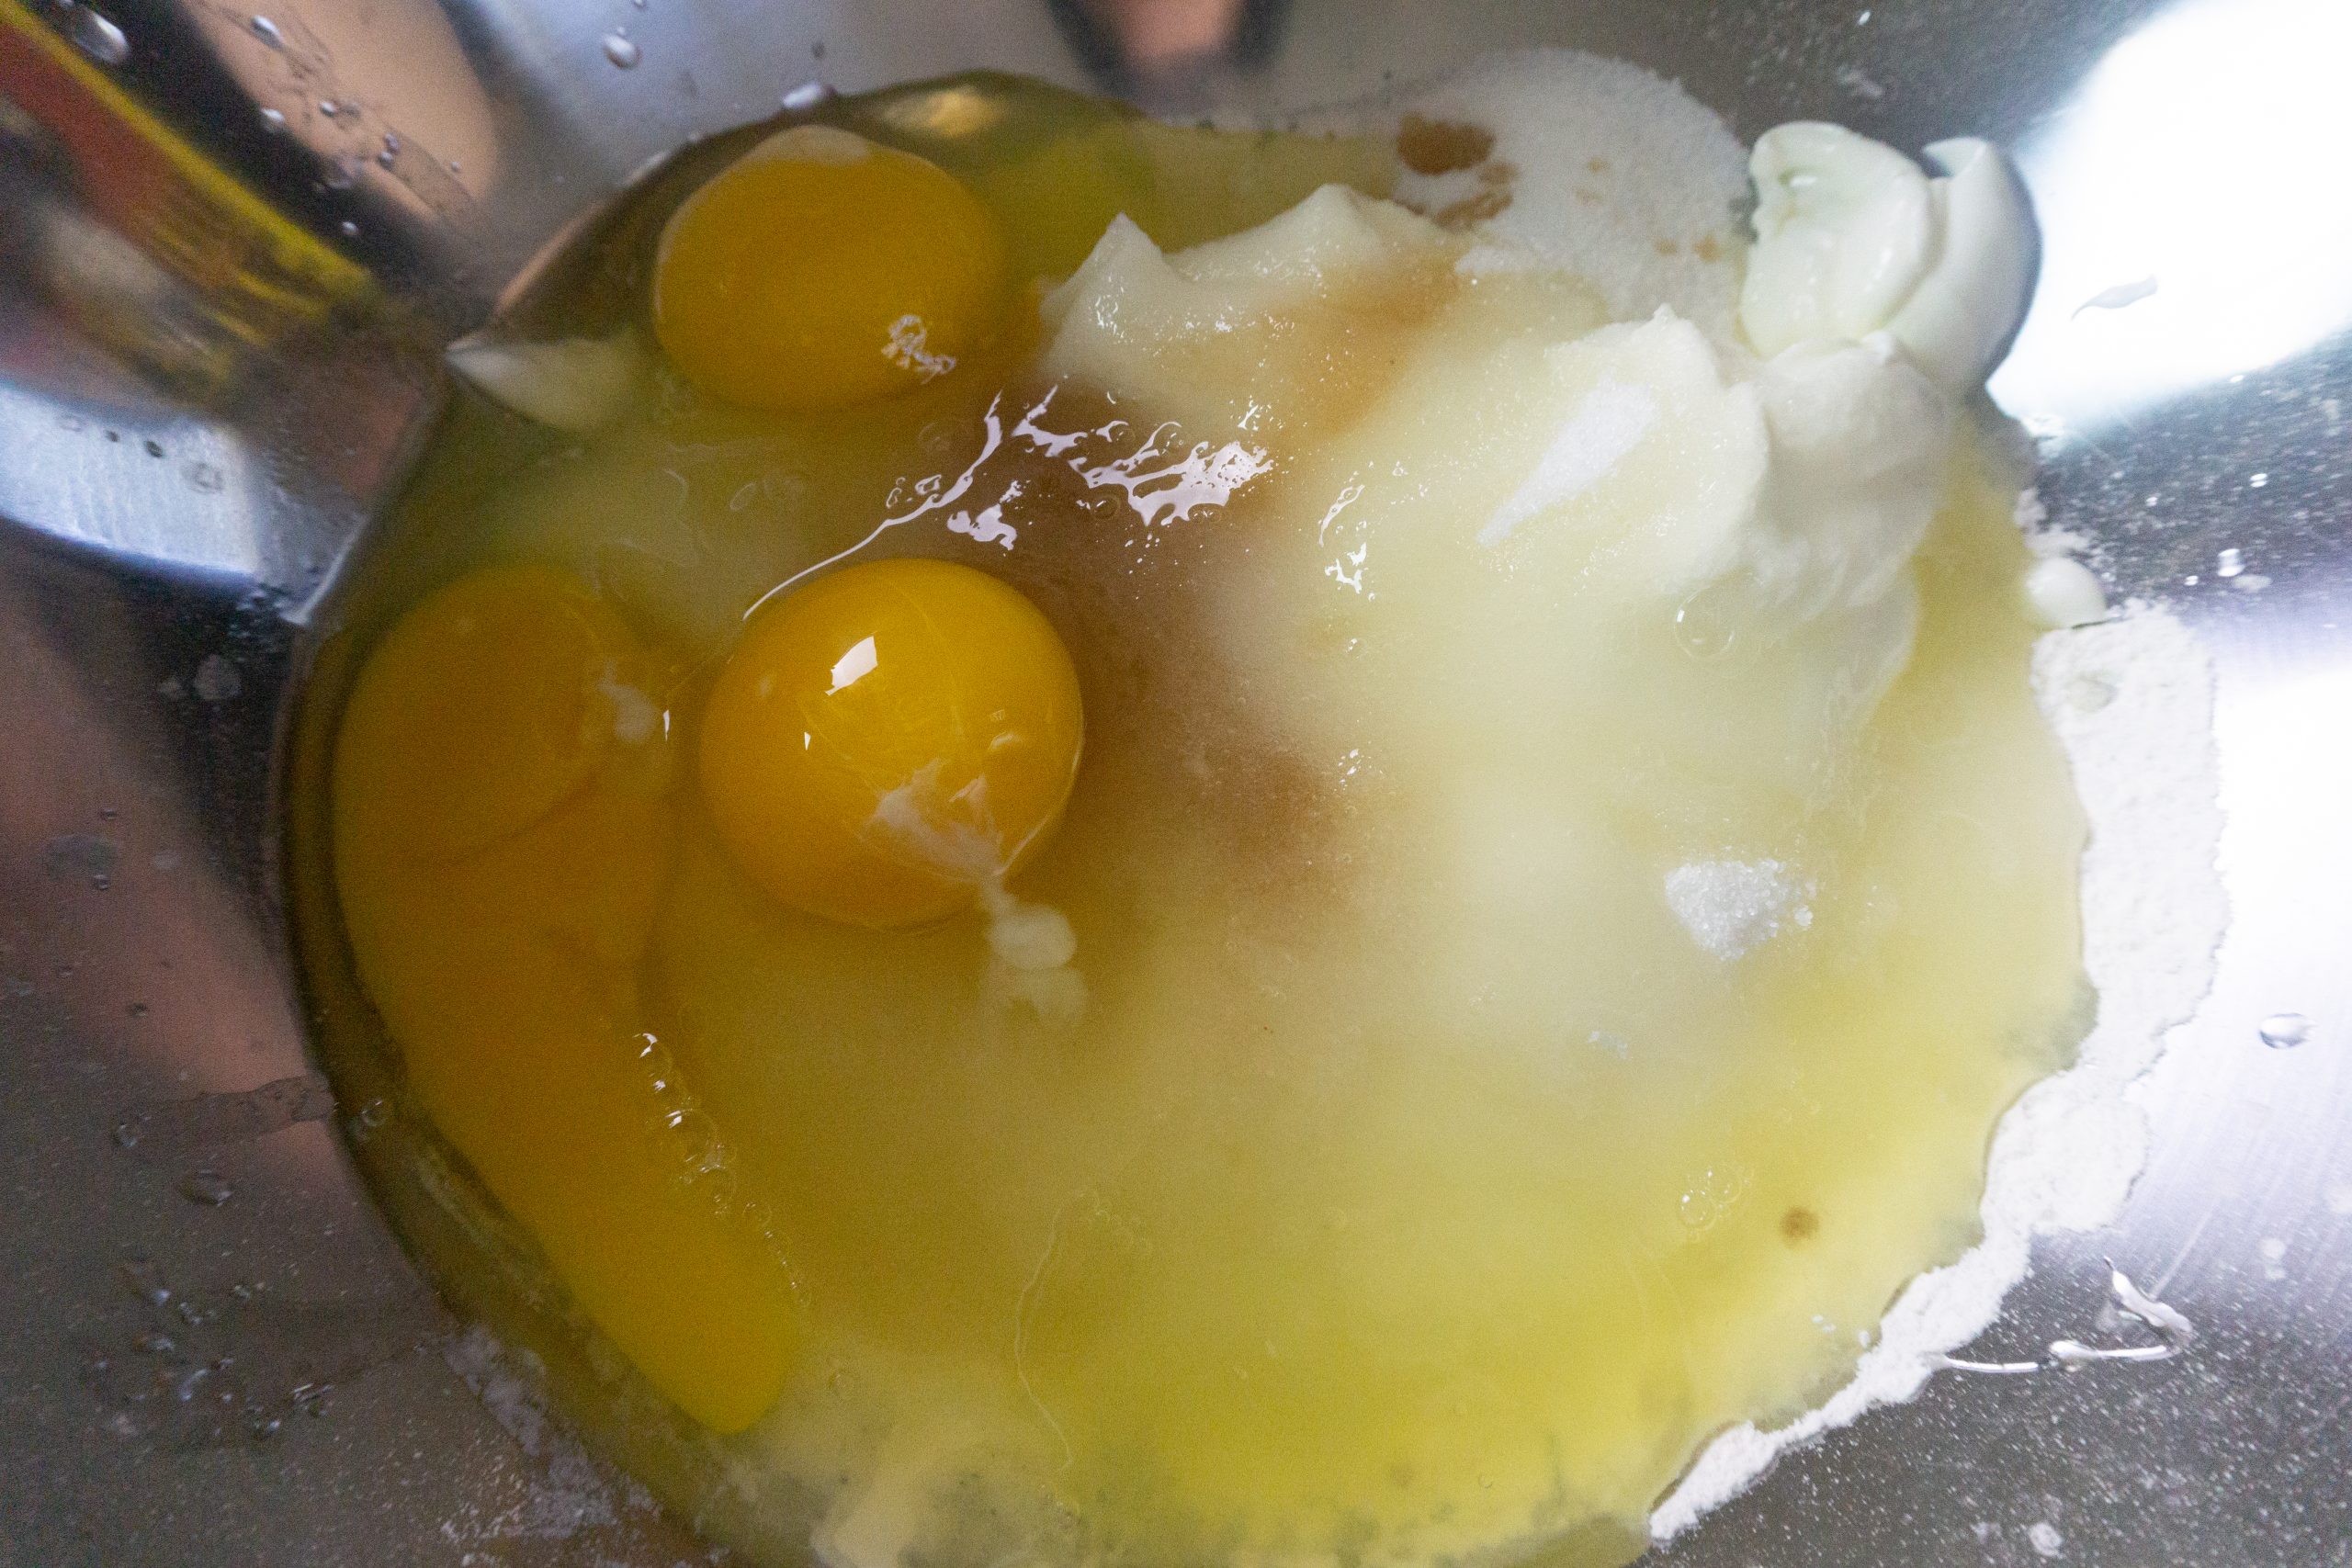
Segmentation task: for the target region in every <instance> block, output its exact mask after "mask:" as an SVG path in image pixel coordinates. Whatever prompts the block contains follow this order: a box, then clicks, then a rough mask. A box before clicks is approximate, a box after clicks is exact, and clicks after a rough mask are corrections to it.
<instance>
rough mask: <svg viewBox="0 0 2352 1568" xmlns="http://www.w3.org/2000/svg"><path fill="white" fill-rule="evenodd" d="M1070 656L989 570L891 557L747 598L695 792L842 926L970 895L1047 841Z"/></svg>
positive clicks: (1074, 713)
mask: <svg viewBox="0 0 2352 1568" xmlns="http://www.w3.org/2000/svg"><path fill="white" fill-rule="evenodd" d="M1081 735H1082V722H1081V716H1080V705H1079V689H1078V673H1077V671H1076V670H1075V669H1074V668H1073V667H1072V666H1071V663H1070V658H1069V650H1068V649H1065V648H1064V647H1063V646H1062V641H1061V638H1060V637H1058V636H1057V635H1056V633H1055V631H1054V628H1053V626H1052V625H1051V624H1050V623H1048V622H1047V621H1046V617H1045V616H1044V615H1042V614H1040V613H1039V612H1038V610H1037V608H1036V606H1035V605H1033V604H1030V603H1029V601H1028V600H1026V599H1024V598H1023V597H1022V596H1021V594H1019V593H1018V592H1015V591H1014V590H1012V589H1011V588H1009V587H1007V586H1005V585H1004V584H1003V583H1001V582H1000V581H997V580H996V579H995V578H993V577H990V576H989V575H988V574H987V573H986V572H982V571H975V570H972V569H971V568H969V567H963V566H956V565H953V564H950V563H948V562H945V561H936V560H888V561H875V562H871V563H868V564H865V565H861V566H853V567H848V568H845V569H843V570H840V571H836V572H834V573H832V574H831V575H830V576H827V577H821V578H819V579H818V580H816V581H813V582H811V583H809V585H808V586H806V587H804V588H801V589H798V590H797V591H795V592H791V593H789V594H787V595H786V597H784V598H783V599H781V600H780V601H778V602H777V603H776V604H773V605H771V606H770V607H768V608H767V609H765V610H763V611H762V612H760V613H759V614H758V615H755V616H753V617H752V622H751V624H750V626H748V627H746V628H745V630H744V633H743V637H742V640H741V642H739V643H738V644H737V645H736V648H735V650H734V652H733V653H732V654H731V655H730V656H729V659H728V660H727V664H726V667H725V668H724V669H723V670H721V671H720V672H719V675H718V682H717V683H716V684H715V685H714V686H713V688H712V690H711V694H710V702H709V705H708V707H707V709H706V710H705V712H704V716H703V728H702V739H701V772H702V788H703V797H704V799H705V800H706V801H707V803H708V805H709V808H710V816H711V819H712V821H713V822H714V823H715V824H716V826H717V827H718V833H719V836H720V837H721V838H722V839H723V840H725V841H726V843H727V845H728V847H729V850H730V851H731V852H733V854H734V856H735V859H736V861H737V863H739V864H740V865H741V867H742V868H743V870H744V871H745V872H747V873H748V874H750V875H751V876H752V879H753V880H754V881H756V882H757V883H759V884H760V886H763V887H764V888H765V889H766V890H767V891H768V892H769V893H771V894H772V895H774V896H775V897H777V898H780V899H782V900H783V901H784V902H786V903H787V904H790V905H792V906H794V907H795V908H800V909H804V910H807V911H809V913H811V914H816V915H822V916H825V917H827V918H828V919H836V920H842V921H845V922H847V923H849V924H852V925H859V926H868V927H876V928H888V927H893V926H907V925H916V924H921V923H922V922H924V921H928V920H935V919H942V918H944V917H945V916H947V915H951V914H954V913H955V912H956V911H957V910H958V909H961V908H965V907H967V905H969V904H971V903H972V902H973V901H974V900H975V898H976V897H978V895H979V892H980V890H981V889H982V888H983V887H987V886H996V885H1000V884H1001V882H1002V880H1003V879H1004V878H1006V877H1008V876H1010V875H1012V874H1013V873H1015V872H1017V871H1018V870H1020V868H1021V866H1022V864H1023V863H1024V862H1026V861H1027V860H1028V859H1029V858H1030V857H1032V856H1033V855H1035V853H1036V852H1038V850H1039V849H1041V848H1042V847H1043V846H1044V844H1045V841H1046V839H1047V838H1048V837H1049V836H1050V834H1051V832H1052V830H1053V829H1054V827H1055V825H1056V824H1057V822H1058V821H1059V819H1060V817H1061V811H1062V807H1063V804H1064V803H1065V802H1066V801H1067V800H1068V799H1069V790H1070V784H1071V781H1072V779H1073V777H1074V776H1075V775H1076V773H1077V770H1078V757H1079V747H1080V739H1081Z"/></svg>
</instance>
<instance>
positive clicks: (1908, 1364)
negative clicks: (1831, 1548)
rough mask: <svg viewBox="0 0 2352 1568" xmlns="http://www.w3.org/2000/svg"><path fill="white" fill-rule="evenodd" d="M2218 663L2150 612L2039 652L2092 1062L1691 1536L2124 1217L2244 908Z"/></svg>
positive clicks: (1890, 1399) (1694, 1501) (1690, 1481)
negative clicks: (2154, 1120)
mask: <svg viewBox="0 0 2352 1568" xmlns="http://www.w3.org/2000/svg"><path fill="white" fill-rule="evenodd" d="M2212 690H2213V676H2212V667H2211V661H2210V660H2209V659H2208V657H2207V655H2206V652H2205V649H2204V648H2203V646H2202V645H2201V644H2199V642H2198V640H2197V638H2196V637H2195V636H2194V634H2192V633H2191V632H2190V631H2189V630H2188V627H2186V626H2183V625H2181V623H2180V622H2179V621H2177V619H2175V618H2174V617H2173V616H2171V615H2168V614H2166V613H2165V612H2164V611H2162V610H2160V609H2156V608H2154V607H2152V606H2149V605H2145V604H2133V605H2131V606H2129V607H2128V608H2127V609H2126V611H2125V612H2124V614H2123V615H2121V616H2120V618H2118V619H2115V620H2112V621H2107V622H2104V623H2101V624H2099V625H2096V626H2083V627H2080V628H2078V629H2075V630H2072V631H2058V632H2052V633H2051V634H2049V635H2048V636H2046V637H2043V638H2042V639H2041V642H2040V643H2039V644H2038V645H2037V646H2036V648H2035V649H2034V692H2035V696H2036V699H2037V701H2038V702H2039V703H2040V705H2041V711H2042V713H2043V714H2044V715H2045V716H2047V718H2048V719H2049V721H2050V726H2051V728H2052V730H2054V731H2055V732H2056V733H2057V736H2058V739H2059V740H2060V742H2061V744H2063V745H2064V747H2065V750H2066V756H2067V760H2068V761H2069V762H2070V763H2071V765H2072V766H2073V769H2074V774H2075V790H2076V791H2077V793H2078V794H2079V795H2080V796H2081V798H2082V803H2083V809H2084V812H2085V814H2086V816H2087V817H2088V818H2089V823H2090V843H2089V846H2088V847H2087V848H2086V850H2085V851H2084V853H2083V885H2082V899H2083V963H2084V968H2085V969H2086V972H2087V973H2088V975H2089V977H2090V980H2091V983H2092V984H2093V985H2094V986H2096V987H2098V1021H2097V1022H2096V1023H2095V1024H2094V1025H2093V1026H2092V1029H2091V1032H2090V1033H2089V1034H2088V1035H2087V1036H2086V1038H2085V1039H2084V1041H2083V1044H2082V1050H2081V1055H2080V1057H2079V1059H2078V1060H2077V1061H2076V1063H2075V1066H2073V1067H2071V1068H2069V1069H2067V1070H2066V1071H2064V1072H2063V1073H2059V1074H2057V1075H2055V1076H2053V1077H2049V1078H2045V1079H2043V1080H2042V1081H2041V1083H2039V1084H2036V1085H2035V1086H2034V1087H2033V1088H2032V1089H2029V1090H2028V1091H2027V1092H2026V1094H2025V1095H2024V1097H2023V1098H2022V1099H2020V1100H2018V1103H2017V1104H2016V1105H2015V1106H2013V1107H2012V1108H2011V1109H2010V1111H2009V1112H2008V1114H2007V1116H2005V1117H2003V1118H2002V1121H2001V1124H2000V1127H1999V1129H1998V1131H1997V1132H1996V1134H1995V1136H1994V1142H1993V1153H1992V1159H1991V1163H1990V1167H1989V1169H1988V1170H1987V1173H1986V1180H1985V1201H1984V1204H1983V1208H1982V1210H1981V1216H1982V1219H1983V1223H1984V1226H1985V1238H1984V1240H1983V1241H1981V1242H1980V1243H1978V1244H1977V1246H1976V1247H1973V1249H1972V1250H1970V1251H1969V1252H1968V1253H1967V1254H1966V1255H1965V1256H1964V1257H1962V1258H1961V1259H1960V1260H1959V1261H1958V1262H1956V1263H1953V1264H1951V1266H1950V1267H1948V1268H1944V1269H1934V1270H1932V1271H1930V1272H1928V1273H1926V1274H1923V1275H1921V1276H1920V1277H1919V1278H1918V1279H1917V1280H1913V1281H1912V1282H1911V1284H1910V1286H1909V1287H1908V1288H1907V1289H1906V1290H1905V1292H1903V1294H1902V1295H1901V1296H1900V1297H1899V1298H1898V1299H1897V1300H1896V1301H1895V1303H1894V1306H1893V1307H1892V1308H1891V1309H1890V1310H1889V1311H1888V1313H1887V1314H1886V1318H1885V1320H1884V1322H1883V1324H1882V1325H1881V1327H1880V1331H1879V1338H1878V1342H1877V1343H1876V1344H1875V1345H1874V1346H1873V1347H1872V1348H1871V1349H1870V1350H1869V1352H1868V1353H1866V1354H1865V1355H1864V1356H1863V1357H1862V1359H1861V1361H1860V1364H1859V1365H1858V1366H1857V1367H1856V1368H1855V1371H1854V1377H1853V1380H1852V1381H1851V1382H1849V1383H1848V1384H1847V1385H1846V1386H1845V1387H1844V1388H1842V1389H1840V1390H1838V1393H1836V1394H1834V1395H1832V1396H1831V1397H1830V1399H1829V1400H1828V1401H1827V1402H1826V1404H1822V1405H1821V1406H1820V1407H1819V1408H1817V1409H1815V1410H1812V1411H1809V1412H1807V1413H1806V1414H1805V1415H1804V1416H1801V1417H1799V1418H1798V1419H1797V1420H1795V1421H1792V1422H1791V1423H1790V1424H1789V1425H1787V1426H1785V1427H1779V1428H1777V1429H1775V1430H1772V1431H1769V1432H1768V1431H1764V1430H1761V1429H1759V1428H1758V1427H1755V1426H1753V1425H1743V1426H1740V1427H1734V1428H1733V1429H1732V1430H1730V1431H1728V1432H1726V1433H1724V1435H1723V1436H1722V1437H1720V1438H1716V1439H1715V1441H1714V1442H1713V1443H1712V1444H1711V1445H1709V1447H1708V1448H1707V1449H1706V1450H1705V1451H1704V1452H1703V1453H1702V1454H1701V1455H1700V1457H1699V1460H1698V1462H1697V1463H1695V1464H1694V1465H1693V1466H1692V1467H1691V1471H1690V1472H1689V1473H1688V1474H1687V1475H1686V1476H1685V1477H1684V1478H1683V1480H1682V1483H1681V1484H1680V1485H1679V1486H1678V1487H1676V1488H1675V1490H1674V1492H1673V1493H1672V1494H1671V1495H1669V1496H1668V1498H1667V1499H1666V1500H1665V1501H1664V1502H1663V1503H1661V1504H1660V1505H1659V1506H1658V1507H1657V1510H1656V1511H1655V1512H1654V1513H1653V1514H1652V1515H1651V1517H1650V1532H1651V1534H1652V1536H1653V1537H1655V1538H1656V1539H1657V1540H1668V1539H1670V1538H1671V1537H1673V1536H1675V1535H1678V1534H1679V1533H1680V1532H1681V1531H1683V1530H1685V1529H1689V1528H1690V1527H1691V1525H1692V1524H1693V1523H1695V1522H1696V1521H1697V1520H1698V1519H1699V1517H1701V1516H1702V1515H1703V1514H1705V1513H1706V1512H1708V1511H1709V1510H1710V1509H1713V1508H1714V1507H1717V1506H1721V1505H1722V1504H1723V1503H1724V1502H1726V1501H1728V1500H1729V1499H1730V1498H1731V1497H1733V1496H1734V1495H1736V1494H1737V1493H1738V1492H1740V1491H1741V1490H1742V1489H1743V1488H1745V1487H1746V1486H1747V1485H1748V1484H1749V1483H1751V1482H1753V1481H1755V1480H1756V1479H1757V1477H1758V1476H1760V1475H1761V1474H1763V1472H1765V1470H1766V1469H1767V1468H1769V1467H1770V1465H1771V1463H1772V1461H1774V1460H1775V1459H1776V1458H1777V1457H1779V1455H1780V1454H1781V1452H1783V1451H1784V1450H1788V1449H1789V1448H1791V1447H1792V1446H1794V1445H1796V1444H1800V1443H1803V1442H1804V1441H1805V1440H1807V1439H1809V1438H1813V1437H1815V1436H1816V1435H1818V1434H1820V1433H1822V1432H1826V1431H1828V1430H1830V1429H1831V1428H1833V1427H1843V1426H1846V1425H1848V1424H1849V1423H1850V1422H1852V1421H1853V1420H1855V1419H1856V1418H1857V1417H1859V1416H1860V1415H1861V1414H1862V1413H1863V1412H1864V1411H1866V1410H1869V1409H1870V1408H1871V1406H1873V1405H1877V1404H1889V1403H1894V1402H1897V1401H1901V1400H1905V1399H1908V1398H1910V1397H1912V1396H1913V1395H1914V1394H1916V1393H1918V1392H1919V1390H1920V1388H1921V1387H1922V1386H1924V1385H1925V1383H1926V1382H1927V1381H1928V1376H1929V1375H1930V1368H1931V1365H1932V1362H1931V1358H1932V1357H1934V1356H1935V1355H1937V1354H1939V1353H1941V1352H1944V1351H1949V1350H1953V1349H1957V1348H1959V1347H1960V1346H1962V1345H1963V1344H1965V1343H1967V1342H1968V1341H1969V1340H1970V1339H1973V1337H1976V1336H1977V1335H1978V1334H1980V1333H1982V1332H1983V1331H1984V1330H1985V1328H1986V1327H1988V1326H1989V1325H1991V1324H1992V1322H1993V1320H1994V1318H1995V1317H1996V1315H1998V1314H1999V1312H2000V1307H2001V1301H2002V1298H2003V1297H2004V1296H2006V1295H2007V1293H2008V1292H2009V1291H2010V1289H2011V1288H2012V1287H2013V1286H2015V1285H2016V1284H2017V1283H2018V1280H2022V1279H2023V1278H2024V1277H2025V1272H2026V1266H2027V1263H2028V1260H2029V1255H2030V1248H2031V1246H2032V1241H2033V1237H2034V1236H2035V1235H2037V1234H2039V1233H2041V1232H2045V1231H2057V1230H2072V1231H2081V1230H2090V1229H2094V1228H2096V1227H2098V1226H2099V1225H2102V1224H2107V1223H2108V1222H2109V1221H2110V1220H2112V1219H2113V1218H2114V1216H2115V1215H2116V1213H2117V1212H2118V1211H2119V1210H2120V1208H2121V1206H2122V1203H2123V1200H2124V1197H2125V1195H2126V1193H2127V1192H2128V1191H2129V1190H2130V1188H2131V1181H2132V1179H2133V1178H2134V1177H2135V1176H2137V1175H2138V1173H2139V1170H2140V1168H2141V1165H2142V1163H2143V1160H2144V1158H2145V1156H2146V1151H2147V1125H2146V1122H2145V1119H2144V1117H2143V1114H2142V1112H2141V1111H2140V1109H2139V1107H2138V1106H2137V1105H2136V1104H2135V1103H2134V1102H2133V1100H2132V1099H2131V1094H2130V1092H2129V1090H2130V1089H2131V1083H2132V1081H2133V1080H2134V1079H2135V1078H2137V1077H2140V1076H2141V1075H2142V1074H2143V1073H2144V1072H2145V1071H2146V1070H2147V1069H2148V1067H2149V1066H2152V1065H2153V1064H2154V1061H2155V1059H2156V1057H2157V1056H2158V1055H2160V1054H2161V1052H2162V1051H2163V1050H2164V1048H2165V1038H2166V1036H2167V1034H2168V1033H2169V1032H2170V1031H2171V1030H2172V1029H2173V1028H2174V1027H2175V1026H2177V1025H2178V1024H2180V1023H2183V1022H2185V1021H2187V1020H2188V1017H2189V1015H2190V1014H2191V1013H2192V1012H2194V1011H2195V1010H2196V1008H2197V1005H2198V1003H2199V1001H2200V1000H2202V999H2203V998H2204V995H2205V992H2206V990H2207V988H2208V987H2209V986H2210V985H2211V981H2212V974H2213V955H2214V952H2215V950H2216V949H2217V948H2218V947H2219V946H2220V944H2221V940H2222V929H2223V927H2224V926H2225V925H2226V924H2227V922H2228V919H2229V907H2228V903H2227V900H2226V898H2225V897H2224V896H2223V893H2222V884H2221V876H2220V873H2219V872H2218V871H2217V869H2216V867H2215V862H2214V855H2215V851H2216V848H2217V846H2218V845H2219V843H2220V840H2221V830H2222V817H2221V807H2220V806H2219V804H2218V792H2219V786H2220V776H2219V771H2218V763H2217V761H2216V757H2215V752H2214V744H2213V723H2212Z"/></svg>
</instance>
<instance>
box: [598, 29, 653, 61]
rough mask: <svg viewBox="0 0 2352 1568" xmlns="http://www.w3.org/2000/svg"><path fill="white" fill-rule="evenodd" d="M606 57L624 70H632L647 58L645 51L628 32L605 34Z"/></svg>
mask: <svg viewBox="0 0 2352 1568" xmlns="http://www.w3.org/2000/svg"><path fill="white" fill-rule="evenodd" d="M644 58H645V51H643V50H641V49H639V48H638V47H637V42H636V40H635V39H631V38H630V37H629V36H628V34H627V33H624V32H617V31H616V32H609V33H606V34H605V59H606V60H609V61H611V62H613V63H614V64H615V65H616V66H618V67H619V68H620V69H621V70H623V71H632V70H635V69H636V67H637V62H639V61H640V60H642V59H644Z"/></svg>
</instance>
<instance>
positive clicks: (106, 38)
mask: <svg viewBox="0 0 2352 1568" xmlns="http://www.w3.org/2000/svg"><path fill="white" fill-rule="evenodd" d="M74 47H76V48H78V49H79V50H81V51H82V52H83V53H84V54H86V55H88V56H89V57H90V58H91V59H93V60H95V61H96V62H98V63H99V64H101V65H119V64H121V63H122V62H124V61H126V60H128V59H130V39H128V38H126V37H125V36H123V31H122V29H121V28H119V27H116V26H115V25H114V24H113V23H112V22H109V21H107V19H106V18H105V17H101V16H99V15H98V14H97V13H96V11H93V10H91V9H90V8H89V7H88V6H83V7H82V8H81V9H80V10H79V11H76V12H75V13H74Z"/></svg>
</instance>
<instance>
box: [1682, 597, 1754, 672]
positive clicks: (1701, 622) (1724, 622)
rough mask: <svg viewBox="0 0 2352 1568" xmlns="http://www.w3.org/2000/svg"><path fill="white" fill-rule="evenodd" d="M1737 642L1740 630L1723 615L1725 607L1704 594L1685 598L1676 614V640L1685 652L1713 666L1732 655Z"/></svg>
mask: <svg viewBox="0 0 2352 1568" xmlns="http://www.w3.org/2000/svg"><path fill="white" fill-rule="evenodd" d="M1738 639H1739V633H1738V629H1737V628H1736V626H1733V625H1732V623H1731V619H1730V617H1729V616H1727V615H1724V610H1723V606H1722V605H1720V604H1716V603H1714V602H1713V601H1712V600H1711V599H1710V598H1709V597H1708V596H1707V595H1706V594H1705V593H1703V592H1702V593H1694V594H1692V595H1691V597H1690V598H1688V599H1685V600H1684V601H1683V602H1682V604H1681V605H1680V607H1679V608H1678V609H1677V610H1676V611H1675V612H1674V640H1675V641H1676V642H1677V643H1679V645H1680V646H1681V649H1682V651H1683V652H1685V653H1687V654H1689V655H1690V656H1691V658H1693V659H1695V660H1699V661H1700V662H1701V663H1702V664H1705V663H1713V661H1714V660H1718V659H1721V658H1723V657H1724V656H1725V655H1726V654H1728V653H1730V652H1731V650H1732V646H1733V644H1735V643H1736V642H1737V641H1738Z"/></svg>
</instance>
